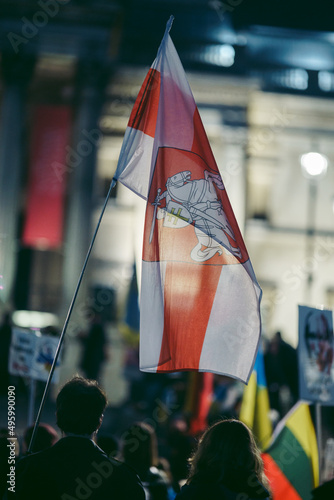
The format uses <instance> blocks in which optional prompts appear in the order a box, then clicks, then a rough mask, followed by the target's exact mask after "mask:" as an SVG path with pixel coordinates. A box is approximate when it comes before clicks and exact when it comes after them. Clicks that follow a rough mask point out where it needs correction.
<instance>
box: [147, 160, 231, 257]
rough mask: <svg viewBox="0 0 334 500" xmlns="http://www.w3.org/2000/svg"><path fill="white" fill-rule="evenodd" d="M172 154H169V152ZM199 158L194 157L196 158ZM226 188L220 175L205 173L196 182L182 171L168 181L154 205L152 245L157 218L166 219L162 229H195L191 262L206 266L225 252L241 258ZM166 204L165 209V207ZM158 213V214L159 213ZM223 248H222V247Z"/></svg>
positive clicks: (206, 171) (158, 191)
mask: <svg viewBox="0 0 334 500" xmlns="http://www.w3.org/2000/svg"><path fill="white" fill-rule="evenodd" d="M169 154H170V152H169ZM197 156H198V155H195V154H194V157H195V158H196V157H197ZM223 189H224V184H223V182H222V180H221V177H220V175H219V174H218V173H215V172H211V171H210V170H204V172H203V174H202V178H199V179H194V178H193V175H192V172H191V171H190V170H186V171H181V172H178V173H177V174H174V175H172V176H170V177H168V178H167V182H166V190H165V191H163V192H161V191H162V189H161V188H158V190H157V195H156V197H155V200H154V202H153V203H152V205H153V206H154V207H155V211H154V214H153V220H152V226H151V233H150V243H151V241H152V238H153V231H154V227H155V218H157V219H158V220H160V219H163V226H164V227H169V228H174V229H180V228H184V227H186V226H187V225H188V224H192V225H193V226H194V230H195V235H196V237H197V240H198V242H197V244H196V245H195V247H194V248H193V249H192V250H191V252H190V256H191V259H192V260H194V261H196V262H204V261H207V260H209V259H211V258H212V257H213V256H214V255H215V254H216V253H218V254H219V255H222V253H223V248H224V249H225V252H227V253H231V254H232V255H235V256H237V257H241V251H240V249H239V247H238V244H237V242H236V240H235V236H234V233H233V230H232V228H231V225H230V224H229V222H228V221H227V218H226V216H225V213H224V210H223V206H222V203H221V200H220V199H219V197H218V196H219V195H218V194H217V191H218V193H219V190H223ZM163 204H165V206H162V205H163ZM156 209H157V210H156ZM222 246H223V247H222Z"/></svg>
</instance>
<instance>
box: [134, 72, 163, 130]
mask: <svg viewBox="0 0 334 500" xmlns="http://www.w3.org/2000/svg"><path fill="white" fill-rule="evenodd" d="M159 98H160V72H159V71H157V70H155V69H152V68H151V69H150V70H149V72H148V73H147V75H146V78H145V80H144V83H143V85H142V86H141V89H140V91H139V94H138V97H137V99H136V102H135V104H134V106H133V109H132V112H131V115H130V119H129V123H128V127H132V128H135V129H137V130H141V131H142V132H144V134H147V135H150V136H151V137H154V134H155V126H156V123H157V116H158V109H159Z"/></svg>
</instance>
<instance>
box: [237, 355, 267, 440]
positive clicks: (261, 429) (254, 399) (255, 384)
mask: <svg viewBox="0 0 334 500" xmlns="http://www.w3.org/2000/svg"><path fill="white" fill-rule="evenodd" d="M269 411H270V404H269V395H268V389H267V382H266V376H265V371H264V360H263V352H262V349H261V347H260V348H259V350H258V354H257V357H256V360H255V365H254V369H253V373H252V375H251V378H250V380H249V382H248V385H247V386H246V387H245V389H244V394H243V398H242V403H241V409H240V415H239V418H240V420H241V421H242V422H244V423H245V424H246V425H248V427H250V429H252V431H253V434H254V436H255V439H256V441H257V444H258V446H259V447H260V448H261V449H262V450H263V449H265V448H266V447H267V446H268V445H269V442H270V440H271V436H272V432H273V429H272V424H271V420H270V417H269Z"/></svg>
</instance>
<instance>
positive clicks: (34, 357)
mask: <svg viewBox="0 0 334 500" xmlns="http://www.w3.org/2000/svg"><path fill="white" fill-rule="evenodd" d="M58 342H59V339H58V338H57V337H52V336H50V335H41V333H40V332H39V331H34V330H23V329H20V328H13V332H12V341H11V346H10V353H9V365H8V369H9V373H11V374H12V375H20V376H21V377H29V378H32V379H34V380H41V381H43V382H46V381H47V379H48V376H49V373H50V369H51V365H52V362H53V359H54V355H55V352H56V349H57V345H58ZM59 365H60V360H59V358H58V361H57V366H56V369H55V371H54V374H53V377H52V382H55V383H56V382H58V380H59Z"/></svg>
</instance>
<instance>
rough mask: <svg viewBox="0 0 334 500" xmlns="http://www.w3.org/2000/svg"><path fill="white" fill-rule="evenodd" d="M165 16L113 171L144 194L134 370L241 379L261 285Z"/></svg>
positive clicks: (247, 367)
mask: <svg viewBox="0 0 334 500" xmlns="http://www.w3.org/2000/svg"><path fill="white" fill-rule="evenodd" d="M171 23H172V18H171V19H170V21H169V23H168V24H167V28H166V32H165V35H164V38H163V40H162V42H161V45H160V47H159V50H158V54H157V57H156V59H155V61H154V62H153V64H152V67H151V68H150V70H149V72H148V74H147V76H146V78H145V81H144V83H143V85H142V88H141V90H140V92H139V95H138V97H137V100H136V102H135V105H134V108H133V110H132V113H131V116H130V120H129V123H128V127H127V129H126V133H125V137H124V142H123V146H122V150H121V154H120V158H119V163H118V167H117V171H116V174H115V178H116V179H118V180H119V181H121V182H122V183H123V184H124V185H125V186H127V187H128V188H130V189H131V190H133V191H134V192H135V193H137V194H138V195H139V196H141V197H143V198H145V199H146V200H147V209H146V220H145V231H144V243H143V264H142V283H141V303H140V369H141V370H143V371H147V372H171V371H179V370H198V371H208V372H216V373H221V374H225V375H229V376H232V377H235V378H237V379H240V380H242V381H248V378H249V376H250V373H251V371H252V367H253V363H254V359H255V355H256V352H257V347H258V342H259V337H260V311H259V302H260V297H261V289H260V287H259V285H258V283H257V281H256V278H255V275H254V271H253V268H252V265H251V262H250V260H249V256H248V254H247V250H246V248H245V245H244V242H243V239H242V236H241V233H240V231H239V228H238V225H237V222H236V219H235V217H234V214H233V211H232V208H231V205H230V202H229V200H228V197H227V194H226V190H225V187H224V184H223V181H222V179H221V176H220V173H219V170H218V167H217V165H216V162H215V159H214V157H213V154H212V151H211V148H210V145H209V142H208V139H207V137H206V134H205V131H204V128H203V125H202V122H201V118H200V115H199V112H198V109H197V106H196V103H195V101H194V98H193V96H192V93H191V90H190V87H189V84H188V82H187V79H186V76H185V73H184V70H183V68H182V65H181V62H180V59H179V57H178V54H177V52H176V50H175V47H174V45H173V42H172V40H171V38H170V36H169V30H170V27H171Z"/></svg>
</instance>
